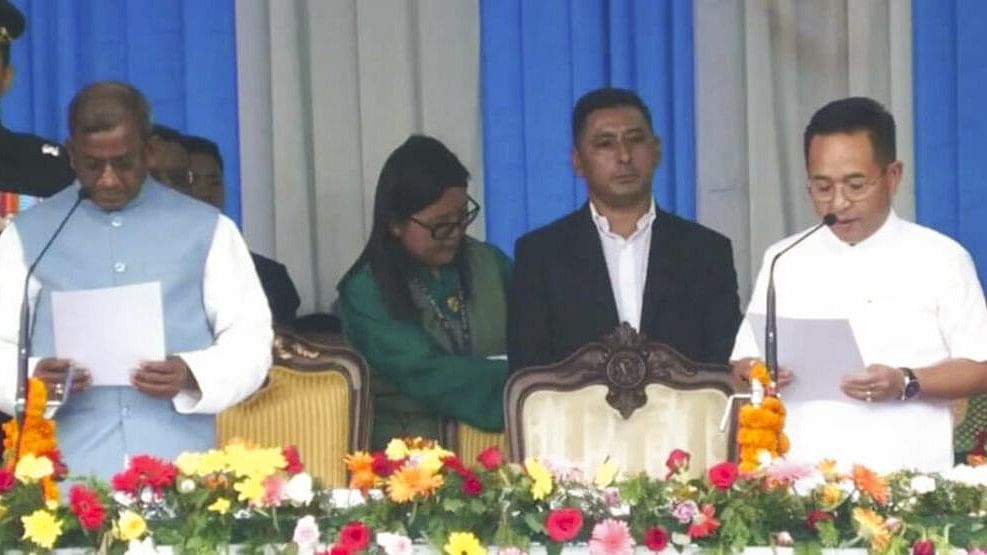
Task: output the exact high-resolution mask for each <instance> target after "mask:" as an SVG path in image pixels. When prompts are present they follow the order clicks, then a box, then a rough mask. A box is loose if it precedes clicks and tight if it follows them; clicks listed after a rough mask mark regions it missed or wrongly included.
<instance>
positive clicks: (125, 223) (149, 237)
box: [0, 82, 272, 477]
mask: <svg viewBox="0 0 987 555" xmlns="http://www.w3.org/2000/svg"><path fill="white" fill-rule="evenodd" d="M69 132H70V139H69V141H68V149H69V154H70V157H71V160H72V165H73V167H74V169H75V171H76V174H77V176H78V179H77V181H76V183H74V184H73V185H71V186H70V187H69V188H68V189H66V190H64V191H62V192H61V193H58V194H56V195H55V196H53V197H51V198H50V199H49V200H48V201H46V202H44V203H41V204H39V205H37V206H35V207H33V208H31V209H30V210H27V211H25V212H24V213H22V214H21V215H19V216H18V218H17V219H16V220H15V222H14V223H13V224H12V225H11V226H10V227H9V228H8V229H7V230H6V231H5V232H4V233H3V234H2V235H0V267H2V268H3V272H2V273H0V410H2V411H3V412H7V413H10V412H11V411H12V409H13V402H14V389H15V387H16V386H15V384H16V376H15V375H16V367H17V354H16V347H17V336H18V329H19V322H18V320H19V319H18V316H17V314H18V312H19V307H20V305H21V297H22V291H23V284H24V280H25V277H26V273H27V268H28V267H29V265H30V264H31V263H32V262H33V261H35V260H36V259H38V258H39V255H40V253H41V251H42V249H43V248H44V246H45V243H46V242H47V241H48V240H49V238H50V237H52V235H53V233H54V232H55V229H56V228H57V226H58V225H59V223H60V222H61V221H62V220H63V218H65V216H66V214H68V212H69V210H70V209H71V207H72V205H73V204H74V203H75V202H76V201H77V199H78V198H80V194H81V195H82V196H83V197H85V200H82V201H81V204H80V205H79V207H78V210H77V211H76V212H75V213H74V214H73V215H72V216H71V217H70V218H69V219H68V220H67V223H66V225H65V227H64V229H63V230H62V232H61V234H60V235H58V237H57V238H56V239H55V240H54V242H53V243H52V244H51V247H50V248H49V249H48V251H47V252H46V253H45V254H44V256H43V257H41V258H40V262H39V263H38V264H37V267H36V268H35V270H34V273H33V274H32V276H31V279H30V282H29V287H28V298H29V303H30V304H31V306H32V309H33V317H34V319H35V321H36V322H35V324H34V326H33V352H32V353H31V354H32V358H31V361H30V362H31V365H30V367H31V368H33V373H34V376H36V377H38V378H40V379H42V380H43V381H44V382H45V383H46V384H47V385H48V389H49V391H50V392H55V391H57V390H58V389H59V388H60V387H64V384H65V383H66V377H67V374H68V373H70V372H71V373H72V375H73V377H74V379H73V383H72V392H71V395H70V398H69V400H68V402H67V403H66V404H65V405H63V406H62V408H61V410H60V412H59V413H58V416H57V421H58V436H59V437H58V439H59V444H60V447H61V449H62V452H63V455H64V458H65V462H66V464H67V465H68V466H69V468H70V469H71V470H72V471H73V473H76V474H95V475H98V476H101V477H107V476H110V475H112V474H113V473H115V472H117V471H119V470H120V469H121V468H122V465H123V463H124V460H125V457H127V456H128V455H136V454H145V453H147V454H152V455H155V456H159V457H163V458H174V457H175V456H177V455H178V454H179V453H181V452H182V451H189V450H203V449H208V448H210V447H213V446H214V443H215V417H214V415H215V413H216V412H219V411H221V410H223V409H225V408H226V407H229V406H231V405H233V404H235V403H237V402H238V401H240V400H242V399H243V398H245V397H247V396H248V395H250V394H251V393H252V392H254V391H255V390H256V389H257V388H258V387H260V385H261V384H262V382H263V380H264V378H265V376H266V373H267V369H268V367H269V366H270V361H271V359H270V348H271V340H272V331H271V313H270V310H269V309H268V307H267V302H266V300H265V297H264V292H263V290H262V289H261V286H260V282H259V281H258V279H257V274H256V273H255V272H254V269H253V263H252V262H251V260H250V255H249V254H248V251H247V247H246V245H245V243H244V241H243V239H242V237H241V236H240V234H239V232H238V231H237V228H236V226H235V224H234V223H233V222H232V221H230V220H229V219H228V218H226V217H225V216H223V215H222V214H221V213H220V212H219V211H217V210H216V209H215V208H214V207H212V206H208V205H206V204H204V203H200V202H196V201H195V200H192V199H190V198H188V197H186V196H185V195H182V194H181V193H178V192H176V191H174V190H172V189H170V188H168V187H165V186H163V185H161V184H160V183H158V182H157V181H155V180H154V179H153V178H151V177H149V175H148V171H147V161H148V156H149V154H150V148H149V146H148V139H149V137H150V132H151V121H150V109H149V107H148V105H147V101H146V100H145V99H144V96H143V95H142V94H141V93H140V92H139V91H138V90H136V89H135V88H133V87H132V86H130V85H127V84H124V83H117V82H101V83H95V84H93V85H90V86H87V87H86V88H84V89H83V90H82V91H80V92H79V93H78V94H77V95H76V97H75V98H74V99H73V101H72V103H71V105H70V107H69ZM148 282H157V283H159V284H160V288H161V294H162V303H161V304H162V307H163V311H164V331H165V352H166V353H167V356H166V358H165V359H164V360H157V361H145V362H142V363H140V364H139V366H138V367H137V368H135V369H134V371H133V375H132V379H131V386H92V385H91V384H92V381H93V380H92V374H91V373H90V371H91V372H92V373H96V372H99V371H100V369H98V368H90V369H88V371H87V370H83V369H78V368H73V367H72V366H73V365H72V363H71V361H69V360H66V359H60V358H55V349H54V334H53V321H52V320H53V314H52V307H51V294H52V292H53V291H72V290H84V289H97V288H106V287H116V286H123V285H132V284H139V283H148ZM132 310H134V312H135V313H137V312H140V311H141V310H143V307H139V306H135V307H133V308H132ZM92 325H93V326H99V325H100V323H99V322H98V321H94V322H93V323H92Z"/></svg>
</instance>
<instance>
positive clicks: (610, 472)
mask: <svg viewBox="0 0 987 555" xmlns="http://www.w3.org/2000/svg"><path fill="white" fill-rule="evenodd" d="M617 470H618V468H617V463H615V462H613V461H612V460H610V457H607V458H606V460H604V461H603V463H602V464H600V468H597V469H596V476H595V477H594V478H593V484H595V485H596V487H598V488H600V489H603V488H605V487H607V486H609V485H610V484H612V483H613V479H614V478H616V477H617Z"/></svg>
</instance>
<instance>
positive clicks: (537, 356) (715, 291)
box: [508, 89, 740, 369]
mask: <svg viewBox="0 0 987 555" xmlns="http://www.w3.org/2000/svg"><path fill="white" fill-rule="evenodd" d="M572 120H573V123H572V127H573V142H574V146H573V148H572V160H573V167H574V168H575V171H576V173H577V174H578V175H580V176H581V177H583V178H584V179H585V180H586V184H587V187H588V193H589V194H588V196H589V202H588V203H587V204H586V205H584V206H583V207H582V208H581V209H579V210H577V211H575V212H573V213H572V214H569V215H567V216H565V217H563V218H561V219H559V220H556V221H555V222H553V223H551V224H549V225H547V226H545V227H542V228H540V229H537V230H534V231H532V232H529V233H528V234H526V235H524V236H523V237H521V238H520V239H519V240H518V242H517V244H516V246H515V263H514V277H513V283H512V290H511V300H510V312H509V322H508V359H509V361H510V365H511V368H513V369H516V368H524V367H527V366H535V365H543V364H550V363H553V362H556V361H559V360H561V359H563V358H565V357H566V356H568V355H570V354H571V353H572V352H573V351H575V350H576V349H578V348H579V347H581V346H582V345H584V344H586V343H588V342H590V341H593V340H597V339H600V338H601V337H602V336H604V335H606V334H607V333H609V332H611V331H613V329H614V328H616V327H617V326H618V325H619V324H620V322H622V321H628V322H629V323H630V324H631V325H632V326H634V328H635V329H637V330H639V331H640V332H642V333H643V334H645V335H646V336H647V337H648V338H650V339H654V340H658V341H661V342H663V343H666V344H668V345H670V346H671V347H673V348H675V349H676V350H678V351H679V352H681V353H682V354H683V355H685V356H686V357H688V358H690V359H692V360H695V361H699V362H718V363H726V362H727V358H728V356H729V354H730V349H731V347H732V345H733V339H734V336H735V335H736V332H737V326H738V325H739V323H740V307H739V304H740V300H739V298H738V296H737V274H736V271H735V270H734V267H733V253H732V251H731V247H730V241H729V239H727V238H726V237H724V236H722V235H720V234H719V233H716V232H715V231H712V230H710V229H707V228H705V227H703V226H701V225H699V224H696V223H693V222H690V221H687V220H684V219H682V218H679V217H678V216H675V215H673V214H670V213H668V212H665V211H662V210H661V209H659V208H658V207H657V206H656V203H655V200H654V195H653V192H652V184H651V181H652V177H653V176H654V171H655V169H656V168H657V167H658V163H659V162H660V160H661V141H660V139H659V138H658V137H657V136H655V134H654V131H653V129H652V125H651V114H650V112H649V110H648V108H647V106H645V105H644V103H643V102H642V101H641V99H640V98H639V97H638V96H637V95H636V94H634V93H633V92H631V91H628V90H623V89H600V90H596V91H593V92H590V93H588V94H586V95H585V96H583V97H582V98H581V99H580V100H579V102H578V103H577V104H576V107H575V109H574V110H573V117H572Z"/></svg>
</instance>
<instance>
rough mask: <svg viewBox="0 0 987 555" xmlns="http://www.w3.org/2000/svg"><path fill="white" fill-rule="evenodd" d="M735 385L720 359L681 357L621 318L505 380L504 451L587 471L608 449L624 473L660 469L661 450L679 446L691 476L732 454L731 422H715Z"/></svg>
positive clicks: (663, 452)
mask: <svg viewBox="0 0 987 555" xmlns="http://www.w3.org/2000/svg"><path fill="white" fill-rule="evenodd" d="M733 392H734V386H733V382H732V380H731V378H730V374H729V371H728V368H727V367H726V366H720V365H706V364H698V363H694V362H692V361H689V360H688V359H686V358H685V357H683V356H682V355H680V354H679V353H677V352H676V351H674V350H673V349H671V348H670V347H668V346H666V345H664V344H661V343H657V342H653V341H648V340H647V339H646V338H644V337H643V336H641V335H639V334H637V332H635V331H634V329H633V328H631V327H630V326H628V325H626V324H624V325H622V326H621V327H619V328H617V330H616V331H615V332H614V333H613V334H611V335H610V336H607V337H606V338H604V340H603V341H601V342H594V343H590V344H588V345H586V346H584V347H582V348H581V349H580V350H578V351H577V352H576V353H574V354H573V355H572V356H570V357H569V358H567V359H566V360H564V361H562V362H560V363H557V364H554V365H550V366H542V367H535V368H526V369H522V370H519V371H518V372H516V373H515V374H513V375H512V376H511V377H510V378H509V379H508V381H507V386H506V391H505V409H504V410H505V416H506V420H507V434H508V439H509V443H510V450H511V454H512V457H513V458H514V459H515V460H522V459H523V458H525V457H529V456H539V457H547V458H549V459H554V460H559V461H563V462H567V463H572V464H576V465H578V466H581V467H583V468H584V469H585V470H587V471H592V470H593V469H595V468H596V466H597V465H599V463H601V462H602V461H603V460H604V459H606V458H610V459H611V460H612V461H614V462H616V463H617V464H618V465H619V467H620V468H621V471H622V472H623V473H624V474H625V475H629V474H635V473H638V472H642V471H643V472H647V473H648V474H650V475H652V476H664V475H665V473H666V472H667V470H666V468H665V461H666V459H667V458H668V454H669V453H670V452H671V451H672V450H673V449H683V450H685V451H688V452H689V453H691V455H692V464H691V473H692V475H694V476H696V475H699V474H700V473H702V472H703V471H704V469H705V468H707V467H708V466H711V465H713V464H716V463H718V462H721V461H724V460H727V459H731V460H732V459H734V458H735V456H734V453H735V450H736V449H735V445H736V441H735V436H736V430H735V427H734V426H731V427H730V428H729V429H728V430H727V432H725V433H724V432H721V431H720V429H719V424H720V420H721V418H722V416H723V413H724V411H725V410H727V407H728V403H729V398H730V396H731V395H732V394H733ZM731 410H734V407H731ZM731 421H732V422H734V423H735V422H736V420H735V419H731Z"/></svg>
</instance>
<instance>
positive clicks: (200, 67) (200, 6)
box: [2, 0, 240, 222]
mask: <svg viewBox="0 0 987 555" xmlns="http://www.w3.org/2000/svg"><path fill="white" fill-rule="evenodd" d="M14 4H16V5H17V6H18V7H19V8H20V9H21V11H23V12H24V15H25V17H26V19H27V32H25V34H24V35H23V36H21V38H20V39H19V40H17V41H16V42H15V43H14V45H13V63H14V67H15V69H16V71H17V75H16V78H15V81H14V87H13V89H12V90H11V91H10V92H9V93H8V95H7V96H5V97H4V99H3V102H2V109H3V121H4V124H5V125H6V126H8V127H9V128H11V129H17V130H22V131H31V132H34V133H37V134H38V135H42V136H45V137H49V138H51V139H53V140H59V141H61V140H64V138H65V137H66V136H67V135H68V124H67V122H66V112H67V107H68V104H69V101H70V100H71V99H72V96H73V95H74V94H75V93H76V91H78V90H79V89H80V88H81V87H82V86H83V85H85V84H86V83H89V82H92V81H98V80H104V79H116V80H121V81H128V82H130V83H132V84H134V85H135V86H136V87H137V88H139V89H140V90H141V91H143V92H144V94H145V95H146V96H147V98H148V100H149V101H150V103H151V106H152V109H153V113H154V120H155V121H156V122H158V123H163V124H166V125H169V126H171V127H174V128H176V129H179V130H181V131H184V132H187V133H191V134H195V135H202V136H204V137H207V138H209V139H212V140H214V141H216V142H217V143H218V144H219V147H220V149H221V151H222V152H223V155H224V158H225V162H226V182H227V189H228V191H227V198H226V204H227V214H229V215H230V216H231V217H232V218H233V219H234V220H236V221H237V222H239V220H240V194H239V182H240V164H239V159H240V154H239V148H238V138H237V95H236V85H237V73H236V71H237V70H236V36H235V15H234V7H233V0H168V1H161V0H14Z"/></svg>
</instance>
